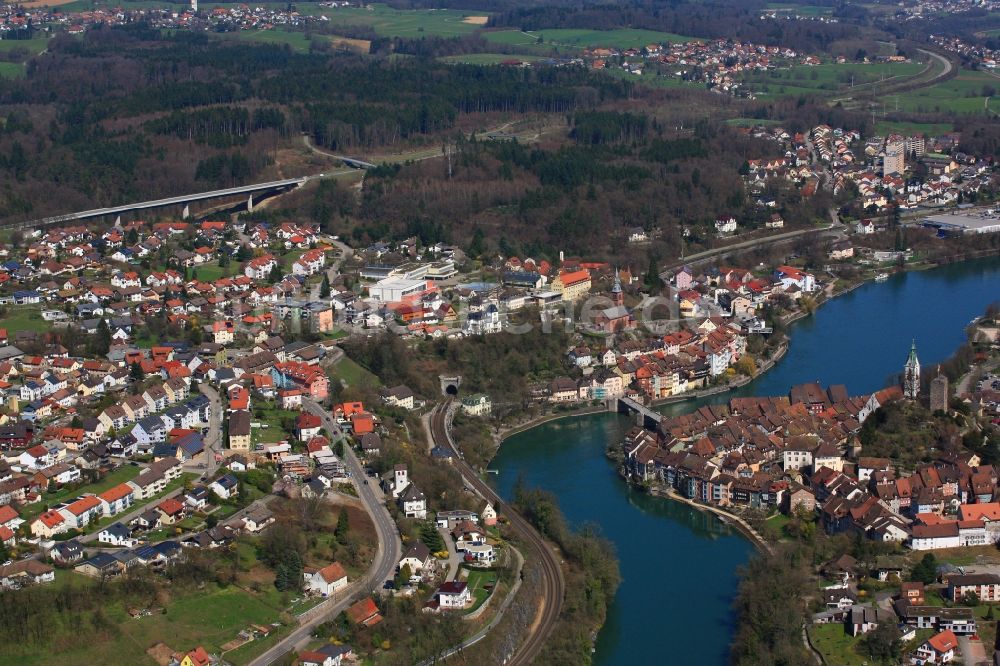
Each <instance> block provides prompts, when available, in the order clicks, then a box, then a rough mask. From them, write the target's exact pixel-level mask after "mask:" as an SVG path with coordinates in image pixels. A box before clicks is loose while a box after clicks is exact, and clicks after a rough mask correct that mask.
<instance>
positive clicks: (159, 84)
mask: <svg viewBox="0 0 1000 666" xmlns="http://www.w3.org/2000/svg"><path fill="white" fill-rule="evenodd" d="M47 50H48V53H47V54H46V56H45V57H43V58H36V59H33V60H32V61H30V63H29V65H28V67H27V71H26V76H25V77H24V78H21V79H3V78H0V179H2V180H3V187H2V190H0V221H4V220H13V219H33V218H37V217H42V216H44V215H46V214H49V213H54V212H65V211H66V210H74V209H75V210H80V209H85V208H91V207H96V206H103V205H111V204H115V203H121V202H123V201H127V200H134V199H137V198H155V197H160V196H168V195H173V194H179V193H182V192H185V191H197V190H198V189H205V187H206V186H216V187H226V186H232V185H238V184H243V183H245V182H250V181H253V180H256V179H264V178H266V177H269V176H276V175H278V173H279V172H278V171H277V167H276V165H275V156H276V154H277V152H278V150H279V149H280V148H281V147H283V146H286V145H288V144H289V143H290V142H291V141H292V139H293V137H297V136H298V135H299V134H300V133H306V134H309V135H311V137H312V139H313V141H314V143H315V144H317V145H319V146H322V147H327V148H330V149H335V150H356V151H360V152H365V151H369V150H373V149H382V148H386V147H392V146H396V145H399V144H403V143H406V142H408V141H410V140H412V139H414V138H417V137H424V138H426V137H428V136H433V135H435V134H437V133H441V132H446V131H450V130H452V129H453V128H454V127H455V123H456V119H457V118H458V117H459V116H461V115H469V114H471V115H476V114H487V113H497V112H505V113H516V114H524V113H560V114H561V113H573V112H575V111H577V110H579V109H590V108H594V107H595V106H596V105H597V104H599V103H601V102H602V101H604V100H609V99H619V98H623V97H626V96H627V95H629V94H630V91H631V86H630V85H629V84H627V83H625V82H622V81H617V80H614V79H611V78H608V77H603V76H597V75H594V74H592V73H590V72H588V71H587V70H585V69H583V68H558V69H557V68H544V69H533V70H521V69H509V68H481V67H471V66H449V65H445V64H442V63H437V62H435V61H433V60H430V59H425V58H411V59H402V60H393V61H389V60H387V59H380V58H362V57H356V56H350V55H328V54H318V53H317V54H296V53H293V52H292V51H291V50H290V49H288V48H285V47H282V46H278V45H261V44H250V43H241V42H236V41H232V42H230V41H221V40H214V39H211V38H210V37H208V36H206V35H204V34H198V33H189V32H176V33H172V34H167V33H161V32H159V31H155V30H151V29H149V28H147V27H145V26H144V25H141V24H134V25H129V26H125V27H117V28H102V27H96V28H94V29H92V30H89V31H88V32H87V33H86V35H85V36H84V37H83V38H81V39H77V38H71V37H68V36H57V37H55V38H53V39H52V40H50V43H49V45H48V49H47Z"/></svg>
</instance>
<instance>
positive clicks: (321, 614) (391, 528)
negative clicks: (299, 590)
mask: <svg viewBox="0 0 1000 666" xmlns="http://www.w3.org/2000/svg"><path fill="white" fill-rule="evenodd" d="M302 406H303V408H304V409H305V410H306V411H308V412H309V413H310V414H315V415H316V416H318V417H320V419H321V420H322V422H323V427H324V428H325V429H326V431H327V432H329V433H330V440H331V441H334V442H335V441H337V440H338V439H340V438H341V437H343V436H344V432H343V430H342V429H341V428H340V426H339V425H337V423H336V422H335V421H334V420H333V417H332V416H331V415H330V412H329V411H328V410H326V409H324V408H323V407H322V406H320V405H319V404H317V403H316V402H313V401H312V400H308V399H303V400H302ZM344 464H345V465H346V466H347V469H348V471H349V472H350V473H351V476H352V477H353V478H354V481H355V485H356V486H357V489H358V497H359V498H360V499H361V501H362V502H364V505H365V508H366V509H367V510H368V514H369V515H370V516H371V518H372V522H373V523H375V531H376V533H377V534H378V552H377V553H376V555H375V560H374V561H373V562H372V564H371V566H370V567H369V569H368V573H367V574H365V577H364V578H362V579H361V580H359V581H356V582H354V583H353V584H351V585H350V586H349V587H348V588H347V589H346V590H344V591H342V592H340V593H338V594H336V595H334V596H333V597H331V598H329V599H327V600H326V601H324V602H323V603H321V604H320V605H318V606H316V607H315V608H313V609H311V610H309V611H308V612H307V613H305V614H304V615H302V616H301V617H300V618H299V622H300V624H299V626H298V628H296V629H295V630H294V631H292V633H290V634H289V635H288V636H286V637H285V638H283V639H282V640H281V641H280V642H279V643H277V644H275V645H274V646H273V647H272V648H270V649H269V650H268V651H267V652H265V653H264V654H262V655H260V656H259V657H257V658H256V659H254V660H253V661H251V662H250V666H266V665H267V664H270V663H272V662H274V661H275V660H277V659H278V658H279V657H281V656H282V655H284V654H286V653H288V652H290V651H291V650H295V649H301V648H302V647H303V646H305V644H306V643H308V641H309V636H310V634H312V631H313V629H315V628H316V627H317V626H318V625H320V624H322V623H323V622H326V621H328V620H332V619H333V618H335V617H337V615H338V614H339V613H340V612H342V611H343V610H345V609H346V608H347V607H348V606H350V605H351V604H352V603H353V602H355V601H357V600H358V599H360V598H362V597H365V596H367V595H369V594H371V593H372V592H374V591H376V590H378V589H381V587H382V583H383V582H384V581H385V580H386V579H388V578H389V577H390V576H391V575H392V574H393V573H394V572H395V570H396V564H397V563H398V562H399V558H400V548H401V547H400V542H399V532H398V531H397V530H396V523H395V522H394V521H393V520H392V516H390V515H389V511H388V510H387V509H386V508H385V504H383V502H382V500H381V499H380V498H379V497H378V496H377V495H376V494H375V491H374V490H373V489H372V487H371V486H369V485H368V484H367V483H366V482H365V481H366V479H367V476H366V475H365V472H364V469H363V468H362V466H361V463H360V462H359V461H358V458H357V456H355V455H354V451H353V450H352V449H351V447H350V446H348V445H345V446H344Z"/></svg>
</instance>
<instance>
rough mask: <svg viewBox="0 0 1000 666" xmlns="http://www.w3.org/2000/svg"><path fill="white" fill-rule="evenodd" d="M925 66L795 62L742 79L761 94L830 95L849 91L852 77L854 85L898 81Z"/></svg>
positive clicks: (920, 70) (912, 74) (921, 69)
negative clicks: (787, 66) (806, 63)
mask: <svg viewBox="0 0 1000 666" xmlns="http://www.w3.org/2000/svg"><path fill="white" fill-rule="evenodd" d="M924 69H925V65H923V64H921V63H917V62H894V63H872V64H865V63H842V64H841V63H830V64H825V65H816V66H815V67H810V66H808V65H795V66H794V67H790V68H788V69H776V70H772V71H769V72H761V73H755V74H750V75H748V76H747V77H746V78H745V79H744V80H745V81H746V83H747V85H749V87H750V88H751V89H752V90H753V91H754V92H755V93H758V94H761V95H768V96H783V95H831V94H834V93H838V92H847V91H849V90H850V89H851V84H852V80H853V84H854V85H855V86H861V85H865V84H869V83H880V82H889V81H899V80H902V79H906V78H909V77H912V76H916V75H917V74H919V73H920V72H922V71H924Z"/></svg>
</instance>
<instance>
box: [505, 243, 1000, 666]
mask: <svg viewBox="0 0 1000 666" xmlns="http://www.w3.org/2000/svg"><path fill="white" fill-rule="evenodd" d="M998 299H1000V259H998V258H991V259H983V260H978V261H972V262H967V263H963V264H956V265H952V266H946V267H944V268H938V269H934V270H931V271H923V272H913V273H903V274H900V275H896V276H893V277H892V278H890V279H889V280H888V281H887V282H884V283H881V284H876V283H869V284H866V285H865V286H863V287H861V288H859V289H857V290H855V291H853V292H851V293H849V294H846V295H844V296H841V297H839V298H836V299H834V300H833V301H830V302H829V303H827V304H825V305H823V306H822V307H821V308H820V309H819V310H818V311H817V312H816V314H814V315H813V316H812V317H809V318H806V319H803V320H800V321H799V322H796V323H795V324H793V325H792V327H791V331H790V337H791V345H790V348H789V350H788V353H787V354H786V356H785V358H784V359H782V361H781V362H780V363H779V364H778V365H777V366H776V367H775V368H773V369H772V370H771V371H770V372H769V373H767V374H765V375H764V376H762V377H760V378H758V379H757V380H756V381H754V382H751V383H750V384H748V385H747V386H745V387H743V388H742V389H740V390H739V392H737V393H728V394H723V395H720V396H713V397H712V398H710V400H713V401H715V402H725V401H727V400H729V398H730V397H732V396H733V395H786V394H787V393H788V389H789V387H790V386H792V385H793V384H797V383H800V382H806V381H819V382H820V383H821V384H823V385H824V386H827V385H830V384H846V385H847V388H848V391H849V392H850V393H851V394H852V395H857V394H861V393H865V392H871V391H874V390H877V389H879V388H882V387H883V386H885V385H886V384H887V383H888V382H889V381H891V380H892V379H893V377H894V376H895V375H897V374H898V373H899V372H901V370H902V367H903V362H904V361H905V360H906V356H907V353H908V352H909V348H910V341H911V339H916V342H917V351H918V354H919V356H920V360H921V363H922V364H923V366H924V368H925V372H927V371H929V370H931V369H932V368H933V365H934V363H936V362H939V361H942V360H944V359H945V358H947V357H948V356H949V355H950V354H951V353H952V352H953V351H954V350H955V348H956V347H958V345H960V344H961V343H962V341H963V340H964V332H963V329H964V328H965V326H966V325H967V324H968V323H969V322H970V320H972V319H973V318H974V317H976V316H978V315H979V314H981V313H982V311H983V310H984V309H985V307H986V305H987V304H989V303H990V302H992V301H995V300H998ZM700 404H703V402H697V401H689V402H684V403H678V404H674V405H670V406H668V407H666V408H664V410H663V411H668V412H671V413H683V412H684V411H688V410H691V409H693V408H695V407H697V406H698V405H700ZM631 424H632V420H631V419H629V418H627V417H624V416H619V415H617V414H595V415H589V416H581V417H574V418H567V419H562V420H559V421H553V422H549V423H545V424H542V425H540V426H538V427H536V428H532V429H531V430H528V431H525V432H523V433H520V434H517V435H514V436H512V437H510V438H509V439H508V440H506V441H505V442H504V443H503V445H502V446H501V448H500V451H499V453H498V454H497V457H496V458H495V459H494V461H493V462H492V463H491V465H490V467H491V468H492V469H497V470H499V475H498V476H495V477H491V478H492V479H493V482H494V483H495V484H496V486H497V488H498V490H499V492H500V494H501V495H503V496H505V497H509V495H510V493H511V491H512V488H513V486H514V483H515V482H516V480H517V478H518V476H523V477H524V480H525V482H526V483H527V484H528V485H529V486H533V487H540V488H545V489H547V490H550V491H552V492H553V493H555V494H556V495H557V496H558V498H559V502H560V506H561V507H562V509H563V511H564V512H565V514H566V516H567V518H568V519H569V520H570V522H571V523H573V524H580V523H582V522H591V523H596V524H597V525H599V526H600V527H601V529H602V530H603V532H604V534H605V535H606V536H607V537H608V538H609V539H611V540H612V541H614V543H615V545H616V547H617V549H618V556H619V558H620V560H621V570H622V577H623V582H622V585H621V587H620V588H619V591H618V594H617V597H616V598H615V601H614V603H613V604H612V606H611V608H610V609H609V613H608V620H607V622H606V624H605V625H604V627H603V629H602V630H601V632H600V633H599V634H598V637H597V646H596V653H595V655H594V657H595V659H594V661H595V663H596V664H600V665H602V666H608V665H618V664H622V665H625V664H628V665H629V666H634V665H635V664H674V663H677V664H681V663H683V664H688V663H691V664H693V663H697V664H724V663H726V656H727V653H728V647H729V642H730V639H731V637H732V633H733V628H734V615H733V612H732V601H733V597H734V595H735V590H736V585H737V582H738V578H737V568H738V567H739V566H740V565H741V564H743V563H745V562H746V561H747V560H748V558H750V557H751V556H752V555H753V552H754V548H753V546H752V545H751V544H750V543H749V542H748V541H747V540H746V539H745V538H744V537H743V536H742V535H741V534H740V533H739V532H737V531H736V530H734V529H732V528H731V527H729V526H727V525H725V524H723V523H721V522H720V521H719V520H718V519H717V518H715V517H714V516H712V515H711V514H707V513H704V512H700V511H697V510H695V509H692V508H690V507H688V506H686V505H683V504H680V503H677V502H672V501H670V500H666V499H660V498H654V497H650V496H648V495H645V494H643V493H640V492H636V491H633V490H631V489H629V488H628V487H627V486H626V484H625V483H624V482H622V481H621V479H620V478H619V477H618V475H617V472H616V470H615V469H614V466H613V464H612V463H611V462H610V461H609V460H608V459H607V458H606V457H605V455H604V449H605V447H606V446H607V444H608V443H609V442H612V441H618V440H619V439H620V438H621V437H622V435H623V433H624V432H625V430H627V429H628V428H629V427H630V425H631Z"/></svg>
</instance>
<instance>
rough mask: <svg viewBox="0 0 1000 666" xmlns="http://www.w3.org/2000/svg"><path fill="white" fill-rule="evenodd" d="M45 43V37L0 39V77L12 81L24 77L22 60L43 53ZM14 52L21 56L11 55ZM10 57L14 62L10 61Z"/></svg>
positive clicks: (46, 40)
mask: <svg viewBox="0 0 1000 666" xmlns="http://www.w3.org/2000/svg"><path fill="white" fill-rule="evenodd" d="M47 42H48V39H47V38H45V37H35V38H33V39H0V77H5V78H8V79H13V78H17V77H20V76H24V60H26V59H27V58H29V57H31V56H36V55H38V54H39V53H41V52H42V51H44V50H45V45H46V43H47ZM14 51H17V52H19V54H23V55H16V54H13V52H14ZM12 57H13V58H14V60H15V61H11V60H10V58H12Z"/></svg>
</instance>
